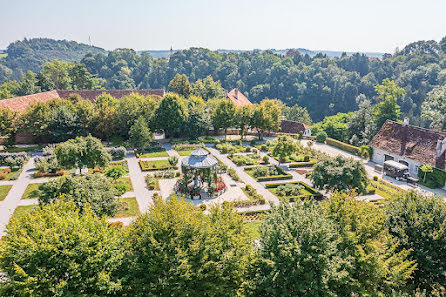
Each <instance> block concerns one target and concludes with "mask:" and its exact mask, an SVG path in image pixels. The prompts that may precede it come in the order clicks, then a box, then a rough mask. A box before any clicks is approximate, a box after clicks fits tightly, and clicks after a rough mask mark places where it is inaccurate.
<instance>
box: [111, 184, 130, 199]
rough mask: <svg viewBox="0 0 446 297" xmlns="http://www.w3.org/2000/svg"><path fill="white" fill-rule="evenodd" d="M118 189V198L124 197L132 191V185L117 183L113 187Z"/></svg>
mask: <svg viewBox="0 0 446 297" xmlns="http://www.w3.org/2000/svg"><path fill="white" fill-rule="evenodd" d="M113 186H114V187H115V189H116V196H122V195H124V193H127V192H128V191H130V185H129V184H128V183H126V182H123V183H117V184H114V185H113Z"/></svg>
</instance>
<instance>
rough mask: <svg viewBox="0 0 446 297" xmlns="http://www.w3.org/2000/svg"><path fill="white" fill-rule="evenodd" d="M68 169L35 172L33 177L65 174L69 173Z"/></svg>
mask: <svg viewBox="0 0 446 297" xmlns="http://www.w3.org/2000/svg"><path fill="white" fill-rule="evenodd" d="M68 172H69V171H67V170H58V171H56V172H38V171H37V172H34V174H33V178H41V177H55V176H63V175H66V174H68Z"/></svg>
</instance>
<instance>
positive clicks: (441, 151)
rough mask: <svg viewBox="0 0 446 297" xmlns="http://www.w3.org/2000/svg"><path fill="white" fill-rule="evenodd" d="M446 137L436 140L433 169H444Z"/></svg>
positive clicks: (445, 164) (445, 162)
mask: <svg viewBox="0 0 446 297" xmlns="http://www.w3.org/2000/svg"><path fill="white" fill-rule="evenodd" d="M445 152H446V137H445V138H444V139H443V140H440V139H439V140H438V142H437V150H436V152H435V167H437V168H439V169H442V170H444V169H445V168H446V153H445Z"/></svg>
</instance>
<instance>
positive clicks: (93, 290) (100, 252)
mask: <svg viewBox="0 0 446 297" xmlns="http://www.w3.org/2000/svg"><path fill="white" fill-rule="evenodd" d="M6 233H7V235H6V236H4V237H3V240H2V241H1V243H0V269H1V271H2V272H3V273H4V274H5V275H4V279H3V281H2V282H1V283H0V295H2V296H42V297H43V296H110V295H115V294H118V293H119V292H120V291H121V281H120V279H119V278H118V277H117V274H116V272H117V271H118V269H119V268H120V266H121V263H122V259H123V251H122V239H121V238H122V236H121V231H120V230H119V229H118V228H116V227H111V226H110V225H109V223H108V222H107V221H106V220H105V219H99V218H97V217H96V216H95V214H94V212H93V211H92V210H91V209H90V207H88V206H87V205H86V206H85V207H84V209H83V210H82V214H80V212H79V210H78V209H77V207H76V204H75V203H73V202H58V203H55V204H52V205H48V206H45V207H43V208H42V209H36V210H33V211H32V212H31V214H29V215H27V216H24V217H22V218H20V219H18V220H12V221H11V222H10V224H9V225H8V226H7V230H6Z"/></svg>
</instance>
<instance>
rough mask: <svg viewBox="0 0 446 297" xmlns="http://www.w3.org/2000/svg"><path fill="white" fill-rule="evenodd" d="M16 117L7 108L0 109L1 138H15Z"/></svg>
mask: <svg viewBox="0 0 446 297" xmlns="http://www.w3.org/2000/svg"><path fill="white" fill-rule="evenodd" d="M17 120H18V115H17V113H16V112H14V111H12V110H11V109H10V108H9V107H6V108H0V135H1V136H7V137H11V136H15V133H16V131H17V128H18V127H17V125H18V123H17Z"/></svg>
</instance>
